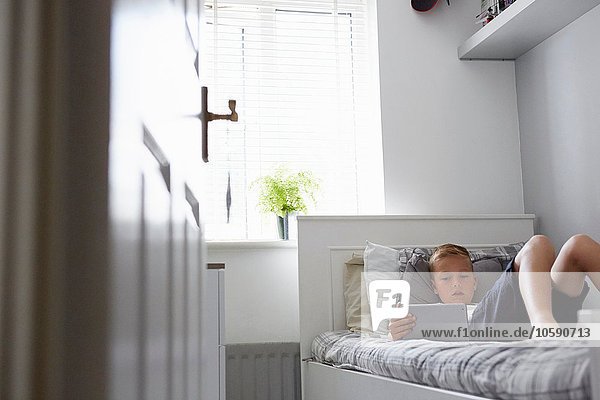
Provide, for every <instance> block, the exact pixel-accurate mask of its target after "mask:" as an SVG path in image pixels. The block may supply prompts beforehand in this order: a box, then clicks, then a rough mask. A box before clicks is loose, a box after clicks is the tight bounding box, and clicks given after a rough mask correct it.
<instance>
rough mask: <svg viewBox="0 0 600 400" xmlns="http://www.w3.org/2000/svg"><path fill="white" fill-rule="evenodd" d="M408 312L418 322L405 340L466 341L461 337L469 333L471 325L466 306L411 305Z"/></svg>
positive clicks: (441, 304)
mask: <svg viewBox="0 0 600 400" xmlns="http://www.w3.org/2000/svg"><path fill="white" fill-rule="evenodd" d="M408 312H409V313H410V314H412V315H414V316H415V317H416V319H417V320H416V325H415V327H414V328H413V330H412V332H411V333H410V334H409V335H407V336H405V337H404V339H430V340H443V341H457V340H466V338H465V337H462V336H461V335H463V334H464V333H465V332H467V331H466V329H467V328H468V324H469V321H468V317H467V306H466V305H465V304H443V303H437V304H411V305H410V306H409V307H408ZM462 329H464V331H462Z"/></svg>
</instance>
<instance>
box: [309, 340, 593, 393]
mask: <svg viewBox="0 0 600 400" xmlns="http://www.w3.org/2000/svg"><path fill="white" fill-rule="evenodd" d="M547 345H548V343H547V342H546V345H545V346H544V347H542V346H537V347H535V346H534V345H532V344H531V342H529V344H528V345H527V346H525V345H524V344H520V345H515V347H500V346H497V345H495V344H492V343H485V342H462V343H457V342H452V343H450V342H435V341H429V340H404V341H402V340H400V341H396V342H393V341H389V340H387V339H381V338H365V337H364V336H363V337H362V339H361V336H360V334H359V333H353V332H350V331H336V332H325V333H322V334H321V335H319V336H317V337H316V338H315V340H314V341H313V344H312V352H313V356H314V358H315V359H316V361H319V362H323V363H327V364H331V365H334V366H336V367H340V368H349V369H354V370H358V371H362V372H368V373H372V374H376V375H381V376H386V377H392V378H397V379H400V380H404V381H409V382H414V383H420V384H423V385H427V386H434V387H438V388H443V389H449V390H453V391H460V392H466V393H470V394H475V395H478V396H483V397H488V398H494V399H496V398H497V399H557V400H566V399H588V398H590V389H589V387H590V385H589V376H588V374H589V364H590V363H589V359H588V352H589V348H585V347H547Z"/></svg>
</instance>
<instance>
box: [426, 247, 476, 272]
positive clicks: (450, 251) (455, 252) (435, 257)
mask: <svg viewBox="0 0 600 400" xmlns="http://www.w3.org/2000/svg"><path fill="white" fill-rule="evenodd" d="M449 256H463V257H466V258H467V260H469V264H471V268H473V264H472V263H471V256H470V255H469V251H468V250H467V249H465V248H464V247H462V246H459V245H457V244H451V243H446V244H443V245H441V246H438V247H437V248H436V249H435V251H434V252H433V254H432V255H431V258H429V271H430V272H434V271H435V265H436V264H437V262H438V261H439V260H441V259H443V258H446V257H449Z"/></svg>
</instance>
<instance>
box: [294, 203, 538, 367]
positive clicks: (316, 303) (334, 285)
mask: <svg viewBox="0 0 600 400" xmlns="http://www.w3.org/2000/svg"><path fill="white" fill-rule="evenodd" d="M534 220H535V216H534V215H532V214H519V215H425V216H421V215H419V216H417V215H408V216H407V215H379V216H300V217H298V281H299V295H300V304H299V306H300V352H301V356H302V358H307V357H310V356H311V350H310V346H311V343H312V341H313V339H314V338H315V336H317V335H318V334H319V333H322V332H325V331H330V330H334V329H344V328H345V323H346V314H345V307H344V292H343V279H342V277H343V266H344V262H345V261H347V260H348V259H349V258H350V257H351V256H352V253H353V252H354V251H362V250H364V248H365V241H366V240H369V241H372V242H375V243H379V244H383V245H386V246H390V247H403V246H436V245H439V244H442V243H457V244H462V245H465V246H487V245H498V244H508V243H514V242H518V241H526V240H528V239H529V238H530V237H531V236H532V235H533V234H534Z"/></svg>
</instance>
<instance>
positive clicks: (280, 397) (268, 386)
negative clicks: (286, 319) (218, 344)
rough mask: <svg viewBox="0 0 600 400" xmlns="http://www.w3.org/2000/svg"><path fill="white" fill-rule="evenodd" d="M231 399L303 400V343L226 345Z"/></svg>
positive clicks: (228, 389) (227, 390)
mask: <svg viewBox="0 0 600 400" xmlns="http://www.w3.org/2000/svg"><path fill="white" fill-rule="evenodd" d="M226 355H227V363H226V371H227V372H226V377H227V378H226V379H227V389H226V393H227V400H300V399H301V394H300V387H301V386H300V344H299V343H248V344H246V343H244V344H228V345H227V346H226Z"/></svg>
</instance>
